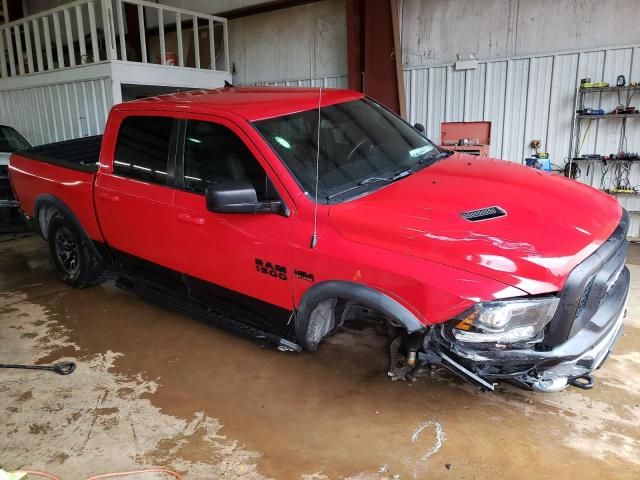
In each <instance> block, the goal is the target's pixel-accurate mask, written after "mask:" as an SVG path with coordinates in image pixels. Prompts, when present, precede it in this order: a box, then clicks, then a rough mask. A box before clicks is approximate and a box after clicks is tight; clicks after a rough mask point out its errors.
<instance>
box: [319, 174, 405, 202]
mask: <svg viewBox="0 0 640 480" xmlns="http://www.w3.org/2000/svg"><path fill="white" fill-rule="evenodd" d="M412 173H413V170H412V168H407V169H406V170H402V171H400V172H398V173H395V174H393V175H391V176H390V177H367V178H365V179H363V180H360V181H359V182H358V184H357V185H353V186H351V187H349V188H346V189H344V190H342V191H340V192H337V193H332V194H331V195H329V196H327V200H331V199H332V198H335V197H339V196H340V195H344V194H345V193H349V192H351V191H353V190H356V189H357V188H360V187H364V186H365V185H368V184H370V183H375V182H389V183H392V182H395V181H396V180H400V179H401V178H404V177H407V176H409V175H411V174H412Z"/></svg>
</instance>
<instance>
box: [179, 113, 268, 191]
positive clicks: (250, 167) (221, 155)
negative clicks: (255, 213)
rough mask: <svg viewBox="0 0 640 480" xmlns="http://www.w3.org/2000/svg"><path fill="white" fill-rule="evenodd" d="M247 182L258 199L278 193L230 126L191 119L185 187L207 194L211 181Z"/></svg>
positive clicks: (188, 130)
mask: <svg viewBox="0 0 640 480" xmlns="http://www.w3.org/2000/svg"><path fill="white" fill-rule="evenodd" d="M235 181H247V182H249V183H250V184H251V185H253V187H254V188H255V189H256V193H257V194H258V201H268V200H276V199H277V198H278V195H277V193H276V191H275V189H274V188H273V185H272V184H271V181H270V180H269V178H268V177H267V174H266V173H265V171H264V169H263V168H262V166H261V165H260V164H259V163H258V160H256V158H255V157H254V156H253V154H252V153H251V151H250V150H249V149H248V148H247V146H246V145H245V144H244V142H243V141H242V140H241V139H240V138H239V137H238V136H237V135H236V134H235V133H233V132H232V131H231V130H230V129H228V128H227V127H225V126H223V125H219V124H217V123H210V122H201V121H197V120H189V121H188V122H187V129H186V133H185V145H184V188H185V189H186V190H188V191H190V192H194V193H204V190H205V188H206V187H207V185H208V184H210V183H227V182H235Z"/></svg>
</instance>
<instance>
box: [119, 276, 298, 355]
mask: <svg viewBox="0 0 640 480" xmlns="http://www.w3.org/2000/svg"><path fill="white" fill-rule="evenodd" d="M116 287H118V288H121V289H122V290H126V291H128V292H131V293H134V294H136V295H138V296H140V297H142V298H144V299H147V300H149V301H151V302H153V303H160V304H162V305H165V306H168V307H170V308H172V309H174V310H176V311H178V312H181V313H185V314H187V315H190V316H192V317H195V318H198V319H200V320H204V321H207V322H211V323H213V324H215V325H216V326H218V327H220V328H222V329H223V330H226V331H227V332H230V333H234V334H236V335H240V336H242V337H245V338H249V339H251V340H255V341H258V342H261V343H264V342H268V343H271V344H273V345H275V346H276V347H277V348H278V350H281V351H285V352H302V347H301V346H300V345H298V344H297V343H295V342H293V341H291V340H287V339H286V338H283V337H281V336H279V335H276V334H273V333H269V332H265V331H263V330H260V329H258V328H256V327H253V326H251V325H248V324H246V323H245V322H243V321H242V320H240V319H237V318H234V317H233V316H232V315H230V314H229V313H227V312H225V311H223V310H222V309H220V308H216V306H215V305H209V304H205V303H202V302H199V301H197V300H194V299H193V298H188V297H185V296H182V295H176V294H174V293H172V292H171V291H168V290H167V289H164V288H161V287H158V286H156V285H154V284H151V283H149V282H145V281H140V280H135V279H132V278H129V277H119V278H118V279H117V280H116Z"/></svg>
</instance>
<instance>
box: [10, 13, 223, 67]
mask: <svg viewBox="0 0 640 480" xmlns="http://www.w3.org/2000/svg"><path fill="white" fill-rule="evenodd" d="M112 60H122V61H126V62H141V63H156V64H162V65H167V66H169V65H178V66H180V67H192V68H198V69H211V70H218V71H228V65H229V49H228V30H227V21H226V19H224V18H220V17H216V16H213V15H208V14H205V13H199V12H194V11H191V10H185V9H180V8H175V7H171V6H168V5H161V4H157V3H151V2H148V1H145V0H116V1H115V8H114V7H113V6H112V2H111V1H110V0H77V1H75V2H71V3H67V4H65V5H63V6H60V7H57V8H52V9H50V10H46V11H43V12H40V13H37V14H35V15H31V16H28V17H25V18H22V19H19V20H15V21H12V22H9V23H7V24H3V25H0V78H7V77H16V76H21V75H28V74H32V73H41V72H49V71H53V70H60V69H65V68H70V67H75V66H77V65H84V64H89V63H96V62H103V61H112Z"/></svg>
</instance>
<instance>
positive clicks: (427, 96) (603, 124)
mask: <svg viewBox="0 0 640 480" xmlns="http://www.w3.org/2000/svg"><path fill="white" fill-rule="evenodd" d="M618 75H624V76H625V77H626V78H627V80H629V79H630V80H640V45H632V46H624V47H614V48H607V49H596V50H585V51H580V52H567V53H557V54H548V55H535V56H528V57H516V58H510V59H504V60H493V61H484V62H479V64H478V68H477V69H475V70H462V71H456V70H455V67H454V65H453V64H447V65H438V66H428V67H416V68H408V69H405V71H404V80H405V92H406V99H407V111H408V116H409V120H410V121H411V122H412V123H414V122H420V123H422V124H424V125H425V127H426V129H427V135H428V136H429V138H431V139H432V140H434V141H435V142H439V141H440V123H441V122H445V121H474V120H489V121H491V122H492V124H491V155H492V156H494V157H498V158H504V159H508V160H513V161H516V162H523V161H524V158H525V157H527V156H529V155H530V154H531V153H532V152H531V150H529V147H528V145H529V142H530V141H531V140H532V139H540V140H542V145H543V150H546V151H548V152H549V154H550V156H551V161H552V163H554V164H556V165H558V166H562V165H564V162H565V160H566V159H567V158H568V156H569V142H570V137H571V125H572V121H573V115H574V102H575V95H576V89H577V87H578V84H579V82H580V79H581V78H584V77H590V78H591V79H592V80H593V81H606V82H609V83H610V84H615V81H616V77H617V76H618ZM591 101H592V103H590V104H588V105H591V106H593V107H598V106H600V107H601V108H604V109H605V111H610V110H612V109H613V108H614V107H615V106H616V105H617V104H618V100H617V97H616V95H615V94H606V95H596V94H592V100H591ZM631 104H632V105H640V94H638V95H637V97H636V98H635V99H634V100H632V102H631ZM591 122H592V125H591V127H590V129H589V132H588V136H587V137H586V139H585V141H584V145H583V147H582V150H581V153H601V154H609V153H616V152H617V151H618V142H619V138H620V127H621V120H619V119H605V120H601V121H599V122H596V121H591ZM587 125H588V121H583V132H584V131H585V129H586V127H587ZM626 136H627V151H630V152H640V117H639V118H637V119H634V118H631V119H628V120H627V135H626ZM583 170H586V169H583ZM601 177H602V174H601V170H600V168H599V167H596V168H591V169H590V172H589V175H587V174H586V171H583V172H582V175H581V176H580V178H579V180H580V181H582V182H585V183H587V184H590V185H593V186H596V187H598V186H599V185H600V179H601ZM630 181H631V184H632V185H640V165H639V164H638V163H637V162H636V163H635V164H634V165H633V167H632V171H631V174H630ZM605 184H606V186H609V178H606V179H605ZM620 203H621V204H622V205H623V206H625V208H627V209H628V210H635V211H637V210H640V200H639V199H638V198H637V197H636V198H623V197H621V198H620ZM633 229H634V232H632V233H633V235H634V236H640V231H639V230H640V222H638V220H636V221H635V222H634V225H633Z"/></svg>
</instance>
